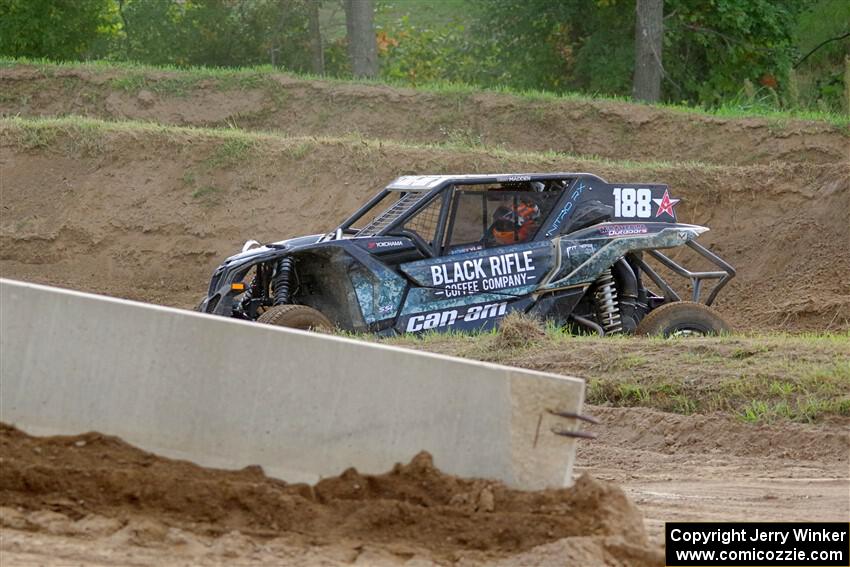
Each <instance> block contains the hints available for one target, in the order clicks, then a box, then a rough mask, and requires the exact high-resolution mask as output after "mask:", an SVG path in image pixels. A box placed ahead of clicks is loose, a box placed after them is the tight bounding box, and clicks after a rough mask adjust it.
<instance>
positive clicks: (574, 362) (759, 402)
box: [389, 327, 850, 423]
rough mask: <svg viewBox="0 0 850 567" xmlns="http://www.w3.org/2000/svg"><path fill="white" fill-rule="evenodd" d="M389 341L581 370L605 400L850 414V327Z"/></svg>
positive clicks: (764, 418) (686, 409)
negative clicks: (510, 344)
mask: <svg viewBox="0 0 850 567" xmlns="http://www.w3.org/2000/svg"><path fill="white" fill-rule="evenodd" d="M389 342H390V343H392V344H397V345H400V346H407V347H411V348H416V349H421V350H427V351H432V352H439V353H443V354H450V355H454V356H461V357H466V358H473V359H476V360H484V361H487V362H497V363H502V364H508V365H511V366H518V367H522V368H528V369H531V370H543V371H547V372H560V373H563V374H567V375H572V376H580V377H583V378H585V380H586V381H587V401H588V402H589V403H591V404H595V405H608V406H619V407H648V408H654V409H658V410H662V411H669V412H675V413H681V414H695V413H704V414H709V413H714V412H723V413H726V414H728V415H733V416H736V417H738V418H739V419H740V420H741V421H743V422H746V423H770V422H775V421H782V420H786V421H794V422H802V423H809V422H818V421H821V420H824V419H827V418H829V419H848V418H850V333H834V334H821V335H818V334H801V335H790V334H783V333H771V334H756V335H728V336H723V337H712V338H692V339H681V340H664V339H661V338H643V337H606V338H598V337H593V336H572V335H567V334H565V333H564V332H562V331H560V330H559V329H554V328H552V327H549V328H547V330H546V333H545V336H544V337H542V338H537V339H535V340H534V341H533V342H532V343H531V344H529V345H527V346H525V347H524V348H522V349H506V348H503V347H502V346H501V345H500V339H499V333H495V332H494V333H485V334H480V335H466V336H462V337H461V336H445V335H437V336H426V337H423V338H414V337H397V338H393V339H389Z"/></svg>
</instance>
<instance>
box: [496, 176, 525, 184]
mask: <svg viewBox="0 0 850 567" xmlns="http://www.w3.org/2000/svg"><path fill="white" fill-rule="evenodd" d="M496 181H498V182H499V183H505V182H511V181H531V176H529V175H507V176H505V177H497V178H496Z"/></svg>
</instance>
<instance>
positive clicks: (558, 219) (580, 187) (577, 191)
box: [544, 181, 586, 237]
mask: <svg viewBox="0 0 850 567" xmlns="http://www.w3.org/2000/svg"><path fill="white" fill-rule="evenodd" d="M585 188H586V186H585V184H584V182H583V181H580V182H579V184H578V186H577V187H576V188H575V189H573V193H572V195H570V200H569V201H567V203H566V204H565V205H564V207H563V208H562V209H561V210H560V211H559V212H558V216H556V217H555V222H553V223H552V228H550V229H549V230H548V231H546V234H545V235H544V236H546V237H549V236H551V235H553V234H555V233H556V232H557V231H558V229H560V228H561V223H562V222H564V219H565V218H567V215H568V214H570V212H571V211H572V210H573V207H575V205H576V202H577V201H578V198H579V197H581V194H582V193H583V192H584V190H585Z"/></svg>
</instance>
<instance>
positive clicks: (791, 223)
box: [0, 120, 850, 330]
mask: <svg viewBox="0 0 850 567" xmlns="http://www.w3.org/2000/svg"><path fill="white" fill-rule="evenodd" d="M0 166H2V167H3V172H4V173H3V177H2V181H1V182H2V190H3V192H4V194H9V192H12V191H13V192H14V195H15V198H14V199H5V200H4V204H3V206H4V207H5V209H4V214H3V216H2V219H0V269H2V272H3V274H4V275H5V276H7V277H13V278H21V279H26V280H33V281H38V282H44V283H50V284H56V285H64V286H68V287H72V288H77V289H83V290H89V291H95V292H102V293H107V294H110V295H118V296H122V297H129V298H131V299H140V300H144V301H152V302H155V303H163V304H166V305H173V306H177V307H191V306H193V305H194V304H196V303H197V300H198V296H199V294H200V293H202V290H204V289H205V285H206V281H207V278H208V277H209V274H210V273H211V272H212V270H213V268H214V267H215V266H216V265H217V264H218V263H219V262H220V261H221V260H222V259H223V258H224V257H226V256H227V255H229V254H232V253H233V252H234V251H236V250H238V248H239V246H240V245H241V243H242V242H244V241H245V240H246V239H248V238H256V239H258V240H261V241H264V240H265V241H269V240H279V239H282V238H286V237H291V236H295V235H300V234H310V233H315V232H323V231H327V230H330V229H332V228H333V226H334V225H335V223H338V222H340V221H341V220H342V219H344V218H345V216H346V215H347V214H348V213H350V212H351V211H353V210H355V209H356V208H357V206H358V205H359V204H360V203H362V202H363V201H364V200H365V199H366V198H367V197H368V196H369V195H371V194H373V193H374V192H375V191H376V190H377V189H378V188H379V187H380V186H382V185H383V184H385V183H387V182H388V181H389V180H391V179H393V178H394V177H395V176H396V175H398V174H401V173H408V172H422V171H428V172H433V173H438V172H461V171H462V172H470V171H494V170H501V171H528V170H536V171H552V170H556V171H557V170H566V171H570V170H579V171H582V170H592V171H594V172H596V173H598V174H600V175H602V176H603V177H605V178H608V179H611V180H615V179H643V180H651V181H659V182H664V183H669V184H670V186H671V187H673V188H674V189H673V191H674V193H673V194H674V195H675V196H677V197H682V198H684V199H685V201H684V202H683V204H682V205H680V207H679V212H680V215H681V219H682V220H684V221H685V222H693V223H696V224H703V225H707V226H709V227H711V229H712V230H711V232H709V233H708V234H706V235H705V236H704V237H703V238H702V239H701V241H703V242H706V243H708V244H709V245H711V246H712V247H713V248H714V250H716V251H717V252H718V253H720V254H721V255H723V256H724V257H725V258H726V259H728V260H729V261H730V262H731V263H732V264H733V265H735V266H738V267H739V276H738V277H737V278H736V279H734V280H733V281H732V283H731V284H730V286H729V287H728V291H724V293H723V294H722V295H721V296H720V300H719V303H718V308H719V309H720V310H721V312H723V313H724V315H726V316H727V317H728V318H730V319H731V320H732V322H733V323H734V324H736V325H737V326H738V328H743V329H756V328H760V329H763V328H772V329H831V330H840V329H848V328H850V278H847V277H846V274H847V273H850V255H848V254H847V247H848V246H850V223H848V213H847V211H850V172H848V171H847V168H846V167H845V166H844V164H834V165H823V166H811V165H802V164H774V165H772V166H759V165H755V166H748V167H719V166H697V165H671V166H655V165H641V166H639V167H624V166H622V165H617V164H614V163H608V162H589V161H584V160H579V159H575V158H568V157H562V156H541V155H536V154H509V153H500V152H495V151H485V150H481V151H473V150H456V149H455V150H452V149H438V148H415V147H405V146H391V145H385V144H381V143H377V142H375V143H366V142H363V141H357V140H336V141H335V140H313V139H294V140H289V139H282V138H278V137H251V136H240V135H238V134H236V135H234V134H228V133H212V132H205V133H199V132H196V131H193V130H184V129H170V130H161V129H158V128H156V127H147V126H146V127H142V126H138V125H135V126H134V125H131V126H129V127H128V126H124V125H118V126H113V125H109V124H105V123H100V122H92V123H84V124H82V125H81V124H79V123H77V122H71V121H65V122H62V121H60V122H52V123H47V124H41V123H31V122H27V121H20V120H19V121H7V122H6V123H5V124H0Z"/></svg>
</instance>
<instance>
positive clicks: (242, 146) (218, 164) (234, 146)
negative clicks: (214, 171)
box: [204, 138, 255, 168]
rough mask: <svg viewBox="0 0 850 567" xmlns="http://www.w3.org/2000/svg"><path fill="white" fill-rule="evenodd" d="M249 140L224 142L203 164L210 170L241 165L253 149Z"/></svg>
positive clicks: (239, 139)
mask: <svg viewBox="0 0 850 567" xmlns="http://www.w3.org/2000/svg"><path fill="white" fill-rule="evenodd" d="M254 145H255V142H254V141H253V140H251V139H250V138H231V139H229V140H225V141H224V142H222V143H221V144H219V145H218V147H217V148H216V149H215V151H213V153H212V155H210V156H209V157H208V158H207V159H206V161H205V162H204V163H206V165H207V166H209V167H211V168H223V167H233V166H235V165H239V164H240V163H243V162H244V161H245V159H246V158H247V157H248V156H249V154H250V153H251V150H252V149H253V148H254Z"/></svg>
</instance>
